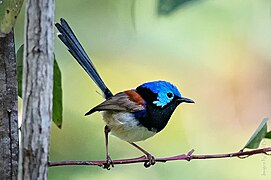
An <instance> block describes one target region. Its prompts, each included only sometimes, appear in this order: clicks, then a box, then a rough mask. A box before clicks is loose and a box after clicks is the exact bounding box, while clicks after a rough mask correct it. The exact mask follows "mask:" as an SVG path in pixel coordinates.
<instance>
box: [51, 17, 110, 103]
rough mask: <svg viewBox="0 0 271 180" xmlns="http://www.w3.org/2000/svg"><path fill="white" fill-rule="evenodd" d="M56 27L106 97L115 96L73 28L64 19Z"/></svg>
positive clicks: (62, 39)
mask: <svg viewBox="0 0 271 180" xmlns="http://www.w3.org/2000/svg"><path fill="white" fill-rule="evenodd" d="M55 26H56V28H57V29H58V31H59V32H60V34H58V37H59V39H60V40H61V41H62V42H63V43H64V44H65V45H66V46H67V48H68V51H69V52H70V53H71V55H72V56H73V57H74V58H75V59H76V60H77V62H78V63H79V64H80V65H81V66H82V68H83V69H84V70H85V71H86V72H87V74H88V75H89V76H90V77H91V79H92V80H93V81H94V82H95V83H96V84H97V86H98V87H99V88H100V89H101V90H102V92H103V93H104V96H105V98H106V99H107V98H109V97H111V96H113V94H112V92H111V91H110V90H109V89H108V88H107V86H106V85H105V83H104V82H103V80H102V78H101V77H100V75H99V74H98V72H97V70H96V69H95V67H94V65H93V63H92V62H91V60H90V58H89V57H88V55H87V53H86V51H85V50H84V48H83V47H82V45H81V44H80V42H79V41H78V39H77V38H76V36H75V34H74V33H73V31H72V29H71V28H70V26H69V25H68V23H67V22H66V21H65V20H64V19H62V18H61V19H60V23H56V24H55Z"/></svg>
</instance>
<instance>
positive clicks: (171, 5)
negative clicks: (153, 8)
mask: <svg viewBox="0 0 271 180" xmlns="http://www.w3.org/2000/svg"><path fill="white" fill-rule="evenodd" d="M193 1H196V0H159V2H158V14H159V15H169V14H171V13H172V12H174V11H175V10H176V9H178V7H181V6H183V5H185V4H186V3H188V2H193Z"/></svg>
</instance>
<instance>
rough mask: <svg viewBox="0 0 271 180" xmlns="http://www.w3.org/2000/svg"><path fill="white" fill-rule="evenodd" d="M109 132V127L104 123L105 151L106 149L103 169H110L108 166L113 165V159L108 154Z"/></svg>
mask: <svg viewBox="0 0 271 180" xmlns="http://www.w3.org/2000/svg"><path fill="white" fill-rule="evenodd" d="M109 132H110V128H109V127H108V126H107V125H106V126H105V127H104V135H105V151H106V164H105V165H104V168H105V169H108V170H110V166H112V167H114V164H113V161H112V159H111V157H110V156H109V151H108V134H109Z"/></svg>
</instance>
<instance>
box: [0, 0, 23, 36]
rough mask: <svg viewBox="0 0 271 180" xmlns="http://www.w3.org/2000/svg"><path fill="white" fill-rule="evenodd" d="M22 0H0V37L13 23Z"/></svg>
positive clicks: (7, 31)
mask: <svg viewBox="0 0 271 180" xmlns="http://www.w3.org/2000/svg"><path fill="white" fill-rule="evenodd" d="M23 2H24V1H23V0H0V37H3V36H5V35H6V34H8V33H9V32H10V31H11V29H12V28H13V26H14V25H15V22H16V19H17V17H18V15H19V13H20V11H21V8H22V5H23Z"/></svg>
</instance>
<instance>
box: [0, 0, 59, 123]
mask: <svg viewBox="0 0 271 180" xmlns="http://www.w3.org/2000/svg"><path fill="white" fill-rule="evenodd" d="M0 1H1V0H0ZM23 51H24V45H21V46H20V48H19V49H18V51H17V54H16V61H17V62H16V63H17V80H18V96H19V97H21V98H22V79H23ZM62 103H63V102H62V80H61V71H60V68H59V66H58V64H57V61H56V59H55V56H54V86H53V122H54V123H55V124H56V125H57V127H58V128H61V126H62V119H63V117H62V114H63V106H62Z"/></svg>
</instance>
